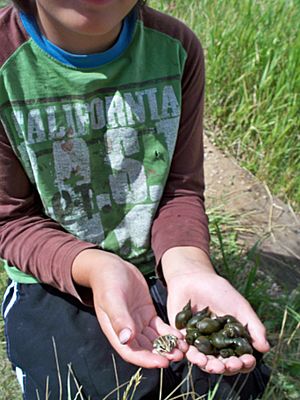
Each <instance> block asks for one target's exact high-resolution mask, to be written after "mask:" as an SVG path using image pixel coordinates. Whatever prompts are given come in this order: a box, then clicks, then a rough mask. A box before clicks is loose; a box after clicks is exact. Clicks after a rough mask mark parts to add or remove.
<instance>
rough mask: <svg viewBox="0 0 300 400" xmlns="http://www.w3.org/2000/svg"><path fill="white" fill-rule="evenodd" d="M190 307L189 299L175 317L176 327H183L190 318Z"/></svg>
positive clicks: (191, 314)
mask: <svg viewBox="0 0 300 400" xmlns="http://www.w3.org/2000/svg"><path fill="white" fill-rule="evenodd" d="M192 316H193V313H192V308H191V300H189V302H188V303H187V304H186V305H185V306H184V307H183V309H182V311H180V312H179V313H178V314H177V315H176V318H175V326H176V328H177V329H183V328H185V327H186V325H187V322H188V321H189V320H190V319H191V318H192Z"/></svg>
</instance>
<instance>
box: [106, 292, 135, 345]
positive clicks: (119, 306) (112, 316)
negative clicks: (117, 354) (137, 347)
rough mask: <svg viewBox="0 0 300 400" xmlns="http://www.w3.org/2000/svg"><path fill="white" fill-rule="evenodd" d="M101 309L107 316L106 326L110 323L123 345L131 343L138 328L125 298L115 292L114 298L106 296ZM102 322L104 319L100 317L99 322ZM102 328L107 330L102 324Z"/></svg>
mask: <svg viewBox="0 0 300 400" xmlns="http://www.w3.org/2000/svg"><path fill="white" fill-rule="evenodd" d="M100 308H101V310H102V311H103V312H104V314H105V315H106V318H105V320H106V323H104V321H103V323H104V325H107V323H108V324H109V325H110V326H111V328H112V330H113V331H114V333H115V334H116V336H117V337H118V339H119V342H120V343H121V344H126V343H129V342H130V341H131V340H133V339H134V337H135V335H136V326H135V322H134V320H133V318H132V316H131V313H130V311H129V309H128V305H127V301H126V299H125V298H124V296H122V295H121V294H118V293H116V292H115V291H114V294H113V296H111V295H110V294H108V295H106V296H104V299H102V302H101V306H100ZM101 320H102V318H101V316H100V315H99V322H101ZM101 327H102V329H103V330H106V329H104V328H105V326H102V324H101Z"/></svg>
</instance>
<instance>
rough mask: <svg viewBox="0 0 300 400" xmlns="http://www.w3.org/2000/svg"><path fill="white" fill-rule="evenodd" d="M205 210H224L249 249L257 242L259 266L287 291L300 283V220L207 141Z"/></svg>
mask: <svg viewBox="0 0 300 400" xmlns="http://www.w3.org/2000/svg"><path fill="white" fill-rule="evenodd" d="M205 176H206V207H207V209H210V208H211V209H212V208H214V207H218V208H221V209H222V210H224V211H225V212H226V213H229V214H231V215H233V216H234V217H235V218H236V219H237V221H238V223H239V225H240V226H241V227H243V230H242V232H241V233H239V239H240V240H241V241H242V242H243V244H245V246H246V248H249V249H250V248H251V247H252V246H253V245H254V244H255V243H256V242H257V241H258V240H260V241H261V242H260V244H259V246H258V250H257V251H258V253H259V255H260V261H261V262H260V265H261V266H262V269H263V271H264V272H265V273H267V274H269V275H270V276H271V277H272V278H273V279H274V281H275V282H276V283H277V284H279V285H281V286H282V287H286V288H288V289H293V288H295V287H296V286H297V285H298V284H299V283H300V268H299V267H300V216H299V215H296V214H295V213H294V211H293V210H292V208H291V207H290V206H289V205H286V204H284V203H283V202H282V201H281V200H279V199H277V198H276V197H274V196H272V194H271V193H270V190H269V189H268V187H267V186H266V185H264V184H263V183H262V182H260V181H258V180H257V179H256V178H255V177H254V176H253V175H252V174H250V173H249V172H248V171H246V170H244V169H243V168H241V167H240V166H238V165H237V163H236V161H235V160H234V159H233V158H231V157H229V156H226V155H225V154H223V153H222V152H221V151H220V150H218V149H217V148H216V147H215V146H213V145H212V143H211V142H210V141H209V140H208V138H207V137H206V138H205Z"/></svg>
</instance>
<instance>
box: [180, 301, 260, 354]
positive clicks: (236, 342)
mask: <svg viewBox="0 0 300 400" xmlns="http://www.w3.org/2000/svg"><path fill="white" fill-rule="evenodd" d="M175 325H176V328H177V329H183V328H186V335H185V340H186V342H187V343H188V344H189V345H193V346H195V347H196V348H197V349H198V350H199V351H200V352H201V353H204V354H206V355H215V356H218V355H220V356H221V357H223V358H227V357H231V356H241V355H242V354H246V353H247V354H252V353H253V348H252V346H251V337H250V334H249V332H248V328H247V325H246V326H243V325H242V324H241V323H240V322H239V321H238V320H237V319H236V318H235V317H234V316H233V315H229V314H227V315H222V316H218V315H216V314H214V313H212V312H211V311H210V310H209V307H205V308H204V309H203V310H201V311H198V312H197V313H195V314H194V315H193V313H192V307H191V300H190V301H189V302H188V303H187V304H186V305H185V306H184V308H183V309H182V311H180V312H179V313H178V314H177V315H176V318H175Z"/></svg>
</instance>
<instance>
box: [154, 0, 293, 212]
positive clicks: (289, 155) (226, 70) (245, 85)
mask: <svg viewBox="0 0 300 400" xmlns="http://www.w3.org/2000/svg"><path fill="white" fill-rule="evenodd" d="M150 4H151V5H153V6H155V7H156V8H158V9H160V10H164V11H166V12H168V13H169V14H172V15H174V16H176V17H178V18H180V19H181V20H183V21H185V22H186V23H187V24H188V25H189V26H190V27H191V28H192V29H193V30H194V32H195V33H196V34H197V36H198V37H199V38H200V40H201V42H202V45H203V47H204V49H205V54H206V66H207V90H206V93H207V101H206V128H207V132H208V133H209V134H210V136H211V138H212V139H213V140H214V142H215V143H217V145H218V146H221V147H223V148H226V149H227V151H229V152H230V153H231V154H232V155H234V156H235V157H236V158H237V159H238V160H239V161H240V163H241V164H242V165H243V166H245V167H246V168H247V169H249V170H250V171H251V172H252V173H254V174H255V175H257V176H258V178H259V179H261V180H263V181H265V182H266V183H267V184H268V186H269V187H270V188H272V192H273V194H277V195H279V196H280V197H281V198H283V199H284V200H285V201H290V202H291V203H292V204H293V206H294V207H295V208H297V209H298V210H299V208H300V174H299V165H300V140H299V127H300V62H299V59H300V30H299V29H298V26H299V20H300V2H299V1H298V0H287V1H285V0H267V1H266V0H257V1H253V0H226V1H223V0H202V1H199V0H174V1H171V0H169V1H166V0H163V1H159V0H152V1H150Z"/></svg>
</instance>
